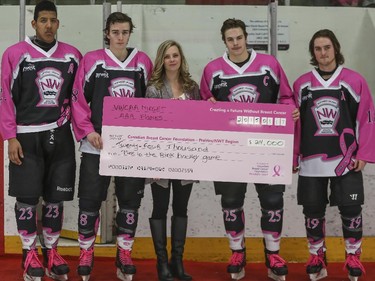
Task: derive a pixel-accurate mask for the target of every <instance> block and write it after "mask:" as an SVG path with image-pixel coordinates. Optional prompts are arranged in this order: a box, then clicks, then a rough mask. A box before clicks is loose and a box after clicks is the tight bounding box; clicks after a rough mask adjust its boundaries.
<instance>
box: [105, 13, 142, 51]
mask: <svg viewBox="0 0 375 281" xmlns="http://www.w3.org/2000/svg"><path fill="white" fill-rule="evenodd" d="M117 22H119V23H123V22H128V23H129V25H130V33H133V29H134V28H135V26H134V24H133V21H132V19H131V17H129V16H128V15H127V14H124V13H121V12H114V13H112V14H110V15H109V16H108V18H107V21H106V23H105V29H104V30H103V31H104V42H105V43H106V44H107V45H109V39H108V38H107V34H109V30H110V28H111V25H112V24H115V23H117Z"/></svg>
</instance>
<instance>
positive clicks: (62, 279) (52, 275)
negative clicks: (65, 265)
mask: <svg viewBox="0 0 375 281" xmlns="http://www.w3.org/2000/svg"><path fill="white" fill-rule="evenodd" d="M46 275H47V277H49V278H51V279H53V280H57V281H66V280H68V274H62V275H57V274H55V273H53V272H52V271H49V270H48V269H47V268H46Z"/></svg>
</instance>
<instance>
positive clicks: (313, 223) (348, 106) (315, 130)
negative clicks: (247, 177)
mask: <svg viewBox="0 0 375 281" xmlns="http://www.w3.org/2000/svg"><path fill="white" fill-rule="evenodd" d="M309 51H310V55H311V60H310V63H311V64H312V65H313V66H315V67H316V68H314V69H313V70H312V71H309V72H307V73H305V74H303V75H302V76H301V77H299V78H298V79H297V80H296V81H295V82H294V85H293V89H294V94H295V96H296V100H298V105H299V108H300V112H301V120H300V121H301V126H298V132H297V134H296V138H297V139H299V140H300V145H299V148H300V153H299V157H300V167H299V178H298V196H297V198H298V204H300V205H302V206H303V214H304V215H305V226H306V234H307V240H308V246H309V252H310V259H309V260H308V262H307V267H306V272H307V274H309V276H310V279H311V280H314V281H315V280H319V279H322V278H324V277H326V276H327V269H326V267H327V261H326V245H325V212H326V205H327V203H329V204H330V205H331V206H338V209H339V211H340V215H341V220H342V230H343V236H344V240H345V252H346V262H345V267H346V269H347V270H348V273H349V279H350V280H352V281H354V280H357V279H358V278H359V277H360V276H361V275H362V274H363V273H364V271H365V270H364V268H363V266H362V264H361V262H360V260H359V259H360V255H361V244H362V207H361V205H362V204H363V203H364V190H363V189H364V187H363V179H362V172H361V171H362V170H363V168H364V167H365V165H366V163H368V162H370V163H373V162H375V148H374V143H373V142H374V139H375V123H374V122H375V112H374V104H373V100H372V97H371V93H370V90H369V87H368V85H367V83H366V81H365V79H364V78H363V77H362V76H361V75H360V74H358V73H357V72H355V71H353V70H350V69H348V68H345V67H343V66H342V65H343V63H344V57H343V55H342V53H341V47H340V43H339V41H338V40H337V38H336V36H335V34H334V33H333V32H332V31H330V30H327V29H323V30H319V31H317V32H316V33H315V34H314V35H313V37H312V38H311V40H310V43H309ZM328 185H329V186H330V195H329V196H328V195H327V193H328V190H327V189H328Z"/></svg>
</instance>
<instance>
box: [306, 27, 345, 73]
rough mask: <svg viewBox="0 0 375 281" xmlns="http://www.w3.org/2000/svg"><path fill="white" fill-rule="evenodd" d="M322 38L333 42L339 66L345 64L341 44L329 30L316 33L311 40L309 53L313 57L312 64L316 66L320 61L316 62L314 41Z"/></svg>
mask: <svg viewBox="0 0 375 281" xmlns="http://www.w3.org/2000/svg"><path fill="white" fill-rule="evenodd" d="M320 37H324V38H328V39H329V40H331V42H332V45H333V48H334V51H335V60H336V63H337V65H341V64H344V62H345V59H344V56H343V54H342V53H341V46H340V42H339V40H337V38H336V35H335V34H334V33H333V32H332V31H331V30H329V29H321V30H319V31H317V32H315V34H314V35H313V37H312V38H311V40H310V43H309V51H310V55H311V59H310V64H311V65H314V66H317V65H318V61H317V60H316V58H315V54H314V41H315V39H317V38H320Z"/></svg>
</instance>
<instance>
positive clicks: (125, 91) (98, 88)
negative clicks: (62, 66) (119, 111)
mask: <svg viewBox="0 0 375 281" xmlns="http://www.w3.org/2000/svg"><path fill="white" fill-rule="evenodd" d="M128 51H129V55H128V57H127V58H126V60H125V61H123V62H122V61H120V60H118V59H117V58H116V57H115V55H114V54H113V53H112V52H111V51H110V50H109V49H100V50H96V51H91V52H88V53H87V54H86V55H85V56H84V57H83V59H82V62H81V64H80V66H79V69H78V73H77V76H76V79H75V82H74V90H73V95H74V98H73V104H72V110H73V112H72V113H73V121H72V124H73V129H74V134H75V136H76V139H77V140H78V141H80V140H81V139H83V138H84V137H86V136H87V135H88V134H89V133H91V132H93V131H96V132H98V133H101V128H102V113H103V100H104V97H105V96H113V97H119V98H142V97H144V96H145V93H146V84H147V81H148V79H149V78H150V75H151V71H152V62H151V60H150V58H149V57H148V56H147V55H146V54H145V53H144V52H141V51H138V50H137V49H135V48H134V49H133V48H132V49H130V48H128Z"/></svg>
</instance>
